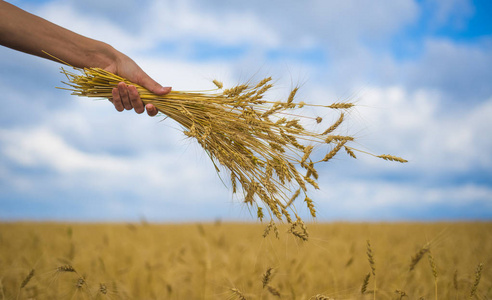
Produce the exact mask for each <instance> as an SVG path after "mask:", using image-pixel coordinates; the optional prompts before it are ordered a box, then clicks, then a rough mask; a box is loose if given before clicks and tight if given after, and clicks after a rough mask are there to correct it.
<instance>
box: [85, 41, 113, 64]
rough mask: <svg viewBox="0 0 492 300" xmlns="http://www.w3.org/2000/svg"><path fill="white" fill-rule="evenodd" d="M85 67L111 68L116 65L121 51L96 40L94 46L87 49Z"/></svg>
mask: <svg viewBox="0 0 492 300" xmlns="http://www.w3.org/2000/svg"><path fill="white" fill-rule="evenodd" d="M88 56H89V57H88V58H87V63H86V66H87V67H97V68H101V69H108V68H112V67H113V66H116V65H117V61H118V60H119V59H120V58H119V57H120V56H121V52H119V51H118V50H116V49H115V48H113V47H112V46H111V45H109V44H106V43H103V42H99V41H96V45H95V47H92V49H91V50H90V51H88Z"/></svg>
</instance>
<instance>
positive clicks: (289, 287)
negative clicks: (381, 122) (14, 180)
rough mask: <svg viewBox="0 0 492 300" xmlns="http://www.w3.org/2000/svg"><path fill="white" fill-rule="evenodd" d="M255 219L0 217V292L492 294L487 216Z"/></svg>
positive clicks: (45, 295)
mask: <svg viewBox="0 0 492 300" xmlns="http://www.w3.org/2000/svg"><path fill="white" fill-rule="evenodd" d="M264 228H265V224H239V223H220V222H216V223H206V224H147V223H138V224H137V223H135V224H82V223H81V224H68V223H0V299H1V300H3V299H435V298H436V296H437V298H438V299H492V268H491V266H492V223H381V224H380V223H359V224H357V223H326V224H308V230H309V241H308V242H303V241H301V240H299V239H298V238H296V237H294V236H292V235H290V234H287V233H285V232H286V231H287V229H288V228H287V227H285V226H279V232H280V239H276V238H275V234H274V233H273V231H272V232H270V235H269V236H268V237H266V238H263V231H264ZM367 241H370V250H371V252H372V260H373V263H374V264H373V265H372V267H374V274H375V275H373V274H372V269H371V265H370V263H369V258H368V254H367V252H368V243H367ZM422 249H424V251H421V250H422ZM426 250H429V251H426ZM419 254H420V255H419ZM429 257H431V258H432V259H429ZM417 260H418V261H417ZM412 261H413V264H414V268H413V270H410V266H411V264H412ZM479 266H483V267H482V268H480V267H479ZM477 271H478V272H477ZM369 273H370V274H371V275H370V277H369V281H368V282H367V285H366V286H365V287H364V290H365V291H364V293H362V292H361V288H362V286H363V283H364V279H365V278H366V276H367V275H368V274H369ZM374 279H376V280H374ZM375 283H376V285H375ZM436 290H437V295H436Z"/></svg>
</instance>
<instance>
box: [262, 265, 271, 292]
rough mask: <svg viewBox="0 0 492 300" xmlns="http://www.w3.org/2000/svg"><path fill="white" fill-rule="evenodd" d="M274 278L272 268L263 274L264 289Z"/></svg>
mask: <svg viewBox="0 0 492 300" xmlns="http://www.w3.org/2000/svg"><path fill="white" fill-rule="evenodd" d="M272 278H273V268H272V267H270V268H268V269H267V270H266V272H265V274H263V277H262V279H261V282H262V283H263V288H265V287H266V286H267V285H268V284H269V283H270V281H271V280H272Z"/></svg>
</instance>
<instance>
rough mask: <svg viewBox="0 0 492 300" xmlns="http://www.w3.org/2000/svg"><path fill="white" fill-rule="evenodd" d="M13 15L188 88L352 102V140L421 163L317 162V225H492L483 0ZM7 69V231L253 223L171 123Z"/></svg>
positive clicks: (52, 4)
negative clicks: (19, 226) (78, 37)
mask: <svg viewBox="0 0 492 300" xmlns="http://www.w3.org/2000/svg"><path fill="white" fill-rule="evenodd" d="M9 2H11V3H13V4H15V5H18V6H19V7H21V8H23V9H25V10H27V11H29V12H31V13H34V14H37V15H40V16H42V17H44V18H46V19H48V20H50V21H52V22H54V23H57V24H59V25H62V26H64V27H67V28H69V29H71V30H73V31H75V32H78V33H80V34H83V35H86V36H89V37H91V38H95V39H98V40H102V41H104V42H107V43H109V44H111V45H113V46H114V47H115V48H117V49H118V50H120V51H122V52H124V53H126V54H127V55H129V56H130V57H132V58H133V59H134V60H135V61H136V62H137V63H138V64H140V65H141V66H142V67H143V69H144V70H146V72H147V73H149V74H150V75H151V76H152V77H154V78H155V79H156V80H157V81H159V82H161V83H162V84H163V85H170V86H173V88H174V89H177V90H196V89H208V88H211V87H212V85H211V80H212V79H215V78H217V79H220V80H222V81H224V83H225V84H226V85H233V84H237V83H239V82H241V81H244V80H247V79H249V78H251V77H255V78H261V77H262V76H270V75H271V76H273V77H274V78H276V82H277V87H278V88H277V89H276V90H275V91H274V92H273V94H272V95H271V97H280V96H282V95H284V94H285V93H288V89H289V88H290V87H291V86H292V83H294V84H296V83H301V84H302V89H301V90H300V92H299V97H300V99H301V100H303V101H305V102H311V103H331V102H336V101H340V100H352V101H355V102H356V103H357V105H358V107H357V108H356V109H355V110H352V111H351V112H350V113H349V114H348V117H349V118H348V122H347V123H346V125H345V127H344V128H342V130H344V133H350V134H353V135H354V136H355V137H356V138H357V147H359V148H361V149H362V150H369V151H371V152H374V153H377V154H384V153H391V154H395V155H399V156H403V157H405V158H407V159H409V163H408V164H405V165H401V164H395V163H388V162H385V161H382V160H377V159H374V158H373V157H369V156H364V155H359V158H358V159H357V160H352V159H350V158H349V157H346V156H343V155H340V156H338V157H337V159H335V160H334V161H332V162H330V163H329V164H326V165H325V166H323V167H321V168H320V169H319V171H320V180H319V183H320V186H321V190H320V191H317V192H316V193H315V194H314V197H313V199H314V201H315V204H316V205H317V208H318V212H319V218H318V220H320V221H332V220H349V221H398V220H477V219H478V220H491V219H492V135H491V134H490V132H491V131H492V118H490V116H491V115H492V85H491V84H490V83H491V82H492V20H490V17H489V16H490V14H491V13H492V7H491V4H490V2H489V1H464V0H450V1H435V0H429V1H410V0H401V1H355V0H353V1H350V0H349V1H316V0H312V1H304V2H302V3H301V2H299V1H280V0H274V1H260V0H252V1H247V2H245V1H241V2H239V1H223V0H214V1H197V0H186V1H157V0H145V1H123V2H122V1H113V0H109V1H94V0H87V1H75V0H73V1H72V0H68V1H22V0H15V1H14V0H12V1H9ZM0 66H1V68H0V89H1V90H2V91H3V93H2V97H0V103H1V106H2V109H1V110H0V153H1V155H0V220H77V221H132V220H140V219H142V218H145V219H147V220H150V221H162V222H182V221H184V222H186V221H197V220H199V221H208V220H210V221H211V220H215V219H217V218H220V219H224V220H243V221H244V220H245V221H254V220H255V218H254V217H252V216H251V214H250V212H249V211H248V210H247V208H245V207H244V206H243V205H242V204H241V203H240V202H239V200H238V199H234V198H233V197H232V196H231V191H230V190H229V189H228V188H227V187H225V186H224V185H223V184H222V183H221V181H220V180H219V178H218V177H217V175H216V173H215V171H214V168H213V166H212V164H211V163H210V161H209V160H208V157H207V156H206V155H205V154H204V153H203V151H202V150H201V149H199V146H197V145H196V144H194V143H191V142H190V141H188V140H186V139H185V138H184V136H183V134H182V133H181V132H180V131H179V130H178V127H177V125H176V124H175V123H173V122H172V121H169V120H166V121H164V122H160V120H161V119H162V118H159V117H158V118H150V117H146V116H143V115H136V114H135V113H131V112H124V113H118V112H116V110H114V108H113V107H111V105H110V104H109V103H107V102H106V101H94V100H90V99H84V98H76V97H75V96H71V95H69V93H68V92H66V91H62V90H58V89H55V87H56V86H60V85H61V83H60V81H61V80H63V76H62V75H61V74H60V73H59V67H60V66H59V65H58V64H56V63H53V62H50V61H46V60H43V59H39V58H36V57H32V56H29V55H26V54H22V53H18V52H15V51H13V50H11V49H7V48H4V47H0ZM310 113H316V114H319V115H321V116H322V117H324V119H325V120H335V119H336V118H337V116H335V115H331V114H330V112H327V111H314V112H313V111H310ZM298 207H300V210H301V212H302V213H304V214H306V212H307V209H305V208H304V207H303V205H302V204H301V203H299V205H298Z"/></svg>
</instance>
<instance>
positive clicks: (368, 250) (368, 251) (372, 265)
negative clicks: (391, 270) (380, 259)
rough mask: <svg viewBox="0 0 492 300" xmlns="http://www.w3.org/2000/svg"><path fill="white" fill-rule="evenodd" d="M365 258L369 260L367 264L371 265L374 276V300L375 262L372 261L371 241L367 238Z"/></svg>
mask: <svg viewBox="0 0 492 300" xmlns="http://www.w3.org/2000/svg"><path fill="white" fill-rule="evenodd" d="M366 253H367V260H368V261H369V266H370V267H371V273H372V276H373V277H374V291H373V293H374V300H376V262H375V261H374V254H373V251H372V247H371V242H370V241H369V240H367V252H366Z"/></svg>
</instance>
